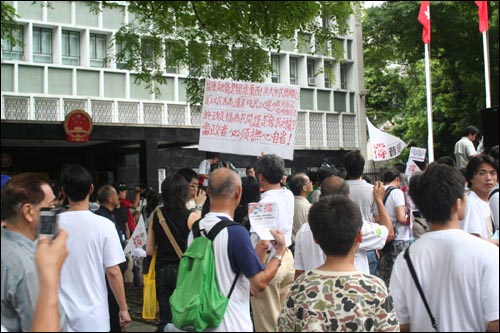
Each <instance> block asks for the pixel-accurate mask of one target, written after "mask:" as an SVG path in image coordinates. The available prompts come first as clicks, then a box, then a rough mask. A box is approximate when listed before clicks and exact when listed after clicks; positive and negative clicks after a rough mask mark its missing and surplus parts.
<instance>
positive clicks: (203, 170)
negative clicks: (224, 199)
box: [198, 160, 210, 187]
mask: <svg viewBox="0 0 500 333" xmlns="http://www.w3.org/2000/svg"><path fill="white" fill-rule="evenodd" d="M198 174H205V175H209V174H210V161H209V160H203V161H201V163H200V166H199V167H198ZM203 186H205V187H207V186H208V179H207V178H205V179H203Z"/></svg>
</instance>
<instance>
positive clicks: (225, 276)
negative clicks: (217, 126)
mask: <svg viewBox="0 0 500 333" xmlns="http://www.w3.org/2000/svg"><path fill="white" fill-rule="evenodd" d="M241 192H242V186H241V178H240V176H238V174H237V173H236V172H234V171H232V170H231V169H228V168H219V169H217V170H214V171H213V172H212V173H211V174H210V180H209V182H208V196H209V198H210V211H209V212H208V213H207V214H206V215H205V216H204V217H203V218H202V219H201V220H200V221H199V227H200V230H202V229H203V230H205V231H206V232H207V233H208V232H210V230H212V228H213V227H214V226H215V225H216V224H217V223H219V222H220V221H221V220H223V219H224V220H230V221H232V220H233V214H234V210H235V209H236V207H238V204H239V202H240V199H241ZM270 233H271V235H272V237H273V238H274V240H273V241H271V243H272V245H273V248H274V249H275V251H276V254H275V255H274V256H273V257H272V258H271V260H269V262H268V263H267V265H262V263H261V260H260V259H259V257H261V256H262V255H263V254H259V253H257V252H256V249H254V247H253V244H252V242H251V241H250V236H249V234H248V231H247V230H246V229H245V227H243V226H241V225H238V224H233V225H230V226H228V227H226V228H224V229H222V230H221V231H220V232H219V234H218V235H217V237H215V239H214V240H213V243H212V245H213V249H214V257H215V274H216V277H217V284H218V286H219V290H220V292H221V294H223V295H228V294H229V292H230V290H231V286H232V285H233V283H234V289H233V292H232V294H231V297H230V298H229V302H228V304H227V308H226V312H225V313H224V318H223V319H222V322H221V323H220V325H219V326H218V327H217V328H215V329H213V331H217V332H252V331H253V326H252V318H251V315H250V297H249V295H250V289H251V290H252V292H254V293H258V292H261V291H262V290H265V289H267V288H269V287H270V286H268V284H269V283H270V281H271V280H272V279H273V277H274V276H275V274H279V271H278V269H279V268H280V265H281V262H282V259H281V258H282V257H283V256H284V255H285V252H286V251H287V248H286V243H285V237H284V235H283V233H281V232H280V231H278V230H275V229H274V230H270ZM192 241H193V233H192V232H191V233H190V234H189V237H188V244H190V243H191V242H192ZM259 250H261V251H262V250H264V249H259ZM264 251H265V250H264ZM264 251H263V252H264ZM237 274H238V275H237ZM235 281H236V282H235ZM266 286H267V287H266ZM264 288H265V289H264ZM254 314H255V310H254ZM169 326H170V325H169ZM167 329H168V328H167Z"/></svg>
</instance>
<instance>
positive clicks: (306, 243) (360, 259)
mask: <svg viewBox="0 0 500 333" xmlns="http://www.w3.org/2000/svg"><path fill="white" fill-rule="evenodd" d="M384 193H385V190H384V187H383V186H382V184H381V183H380V182H378V184H377V185H376V186H374V187H373V191H372V195H373V197H374V200H376V201H377V202H380V205H382V198H383V197H384ZM334 194H338V195H344V196H347V197H350V194H349V185H348V184H347V182H346V181H345V180H344V179H342V178H340V177H338V176H330V177H328V178H326V179H325V180H324V181H323V182H322V183H321V197H320V199H321V198H322V197H324V196H328V195H334ZM381 213H382V214H381V216H382V219H387V220H388V218H389V217H388V215H387V213H386V212H385V211H382V210H381ZM361 231H362V242H361V244H360V249H361V250H359V249H358V251H357V252H356V255H355V256H354V266H355V267H356V269H358V270H360V271H361V270H364V271H365V273H367V274H368V273H369V271H368V263H367V259H366V251H365V250H364V249H366V248H370V249H371V248H374V247H375V248H380V247H382V246H383V245H384V244H385V240H386V239H387V234H388V229H387V227H385V226H384V225H379V224H378V223H363V226H362V228H361ZM294 259H295V262H294V267H295V278H297V277H298V276H299V275H300V274H302V273H303V272H304V271H306V270H309V269H314V268H317V267H319V266H321V265H323V264H324V262H325V259H326V256H325V254H324V252H323V250H321V248H320V247H319V245H318V244H317V243H316V242H315V241H314V238H313V235H312V232H311V228H310V227H309V224H308V223H306V224H304V225H303V226H302V227H301V228H300V229H299V231H298V232H297V236H296V243H295V256H294Z"/></svg>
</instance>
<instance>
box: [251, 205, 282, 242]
mask: <svg viewBox="0 0 500 333" xmlns="http://www.w3.org/2000/svg"><path fill="white" fill-rule="evenodd" d="M276 207H277V206H276V203H275V202H265V203H260V202H252V203H249V204H248V219H249V221H250V225H251V226H252V228H253V230H254V231H255V233H256V234H257V235H258V236H259V238H260V239H263V240H273V239H274V237H273V235H271V232H270V231H269V230H270V229H276V209H277V208H276Z"/></svg>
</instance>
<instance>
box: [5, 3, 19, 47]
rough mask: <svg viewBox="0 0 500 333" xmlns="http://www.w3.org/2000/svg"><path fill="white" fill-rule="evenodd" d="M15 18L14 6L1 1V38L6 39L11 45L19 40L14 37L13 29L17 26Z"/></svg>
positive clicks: (16, 16)
mask: <svg viewBox="0 0 500 333" xmlns="http://www.w3.org/2000/svg"><path fill="white" fill-rule="evenodd" d="M17 18H18V15H17V13H16V10H15V9H14V7H12V6H11V5H9V4H7V3H6V2H5V1H2V25H1V27H2V39H5V40H8V41H9V43H10V44H11V45H12V46H14V45H16V44H17V43H19V42H20V41H18V40H16V38H15V37H14V30H15V29H17V28H18V25H17V21H16V19H17Z"/></svg>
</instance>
